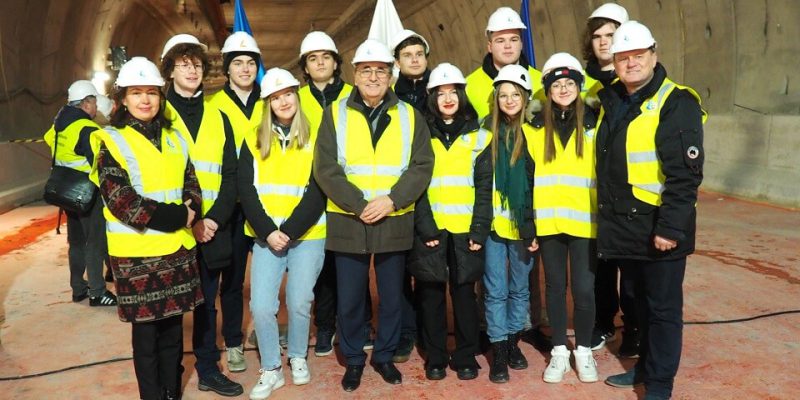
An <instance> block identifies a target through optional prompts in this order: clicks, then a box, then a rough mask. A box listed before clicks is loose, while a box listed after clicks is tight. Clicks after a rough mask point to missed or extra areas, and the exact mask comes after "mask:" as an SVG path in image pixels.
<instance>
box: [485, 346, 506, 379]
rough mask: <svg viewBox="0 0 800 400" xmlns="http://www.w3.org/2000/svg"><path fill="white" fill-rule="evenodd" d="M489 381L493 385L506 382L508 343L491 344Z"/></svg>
mask: <svg viewBox="0 0 800 400" xmlns="http://www.w3.org/2000/svg"><path fill="white" fill-rule="evenodd" d="M489 380H490V381H492V382H494V383H506V382H508V341H507V340H501V341H499V342H494V343H492V363H491V364H490V365H489Z"/></svg>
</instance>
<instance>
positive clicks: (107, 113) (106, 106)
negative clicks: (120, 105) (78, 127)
mask: <svg viewBox="0 0 800 400" xmlns="http://www.w3.org/2000/svg"><path fill="white" fill-rule="evenodd" d="M113 110H114V102H113V101H111V99H109V98H108V97H106V96H103V95H100V96H97V112H99V113H100V114H103V116H104V117H106V119H109V118H111V111H113Z"/></svg>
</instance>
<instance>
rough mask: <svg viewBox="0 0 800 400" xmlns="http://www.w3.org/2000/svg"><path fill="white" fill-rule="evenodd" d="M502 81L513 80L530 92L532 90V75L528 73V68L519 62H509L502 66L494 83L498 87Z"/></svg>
mask: <svg viewBox="0 0 800 400" xmlns="http://www.w3.org/2000/svg"><path fill="white" fill-rule="evenodd" d="M501 82H513V83H516V84H517V85H520V86H522V88H523V89H525V90H527V91H528V92H530V91H531V75H530V74H529V73H528V69H527V68H525V67H523V66H521V65H519V64H508V65H506V66H505V67H503V68H500V71H498V72H497V77H496V78H494V83H493V84H494V86H495V87H496V86H497V85H499V84H500V83H501Z"/></svg>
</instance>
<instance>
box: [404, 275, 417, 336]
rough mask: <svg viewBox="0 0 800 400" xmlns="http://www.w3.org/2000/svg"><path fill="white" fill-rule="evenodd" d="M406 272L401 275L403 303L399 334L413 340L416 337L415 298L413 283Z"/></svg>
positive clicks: (410, 276)
mask: <svg viewBox="0 0 800 400" xmlns="http://www.w3.org/2000/svg"><path fill="white" fill-rule="evenodd" d="M412 279H413V276H412V275H411V273H410V272H408V270H406V271H405V273H404V274H403V303H402V306H401V308H402V311H401V313H402V320H401V321H400V334H401V335H407V336H410V337H412V338H414V339H416V336H417V298H416V293H415V288H416V286H415V282H412Z"/></svg>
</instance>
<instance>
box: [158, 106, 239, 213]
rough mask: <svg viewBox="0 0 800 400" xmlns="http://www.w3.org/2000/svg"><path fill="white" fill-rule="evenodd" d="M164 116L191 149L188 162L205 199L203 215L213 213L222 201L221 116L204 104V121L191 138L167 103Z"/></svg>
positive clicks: (222, 151)
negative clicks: (219, 200)
mask: <svg viewBox="0 0 800 400" xmlns="http://www.w3.org/2000/svg"><path fill="white" fill-rule="evenodd" d="M166 104H167V105H166V108H165V110H164V114H165V115H166V117H167V118H168V119H169V120H170V121H172V126H173V127H174V128H175V129H176V130H178V132H179V133H185V135H181V136H182V137H183V140H184V141H185V142H186V143H188V145H189V159H190V160H192V165H193V166H194V172H195V175H197V181H198V183H199V184H200V190H201V192H202V195H203V204H202V215H201V216H199V217H203V216H205V214H206V213H207V212H208V211H209V210H210V209H211V207H212V206H213V205H214V202H215V201H216V200H217V197H219V189H220V186H222V159H223V157H224V155H223V153H224V151H225V150H224V149H225V140H226V138H225V124H224V123H223V119H222V113H221V112H220V111H219V110H217V108H216V107H214V106H212V105H210V104H209V103H207V102H204V103H203V118H202V120H201V121H200V127H199V128H198V130H197V137H196V138H192V135H191V133H190V132H189V128H188V127H187V126H186V123H185V122H184V121H183V119H182V118H181V116H180V114H178V112H177V110H175V108H174V107H173V106H172V104H171V103H170V102H167V103H166Z"/></svg>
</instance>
